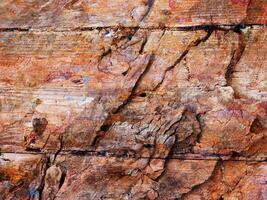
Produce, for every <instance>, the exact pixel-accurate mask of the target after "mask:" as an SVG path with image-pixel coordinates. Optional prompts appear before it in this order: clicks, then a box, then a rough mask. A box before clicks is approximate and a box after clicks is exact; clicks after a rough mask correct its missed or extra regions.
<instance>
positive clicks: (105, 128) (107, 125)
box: [90, 54, 155, 146]
mask: <svg viewBox="0 0 267 200" xmlns="http://www.w3.org/2000/svg"><path fill="white" fill-rule="evenodd" d="M154 60H155V55H154V54H151V55H150V56H149V60H148V62H147V64H146V66H145V69H144V70H143V72H142V73H141V74H140V76H139V77H138V79H137V80H136V82H135V84H134V86H133V87H132V90H131V91H130V94H129V96H128V97H127V98H126V99H125V100H124V101H123V103H122V104H120V105H119V106H118V107H117V108H115V109H113V110H112V111H111V113H109V115H108V116H107V118H106V119H105V121H104V122H103V124H102V125H101V126H100V128H99V130H98V131H97V132H96V133H95V136H94V138H93V139H92V142H91V144H90V146H97V144H98V143H99V140H100V138H101V137H102V135H103V134H102V133H103V132H107V131H108V130H109V129H110V127H111V126H112V124H111V123H110V118H111V115H113V114H117V113H119V112H121V111H122V110H123V109H124V107H125V106H126V105H127V104H129V103H130V102H131V101H132V99H133V97H134V96H135V95H136V90H137V89H138V87H139V84H140V82H141V81H142V80H143V78H144V76H145V75H146V74H147V73H148V71H149V70H150V68H151V66H152V64H153V62H154Z"/></svg>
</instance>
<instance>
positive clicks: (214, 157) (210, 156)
mask: <svg viewBox="0 0 267 200" xmlns="http://www.w3.org/2000/svg"><path fill="white" fill-rule="evenodd" d="M56 153H57V152H49V153H48V152H29V151H25V152H23V151H22V152H8V151H6V152H1V154H2V156H3V155H4V154H16V155H19V154H21V155H25V154H26V155H27V154H28V155H47V154H50V155H53V154H56ZM59 155H70V156H84V157H86V156H88V157H90V156H91V157H107V158H114V157H115V158H136V159H162V160H167V159H169V160H224V161H255V162H267V157H260V158H259V159H255V158H249V157H244V156H239V157H238V156H235V157H232V156H231V155H218V154H207V155H202V154H192V153H185V154H183V153H182V154H175V155H172V156H170V157H167V158H166V157H149V156H138V155H129V154H127V152H126V151H125V152H123V154H121V153H114V152H110V151H106V150H102V151H94V150H61V152H60V153H58V154H57V156H59ZM0 159H1V158H0Z"/></svg>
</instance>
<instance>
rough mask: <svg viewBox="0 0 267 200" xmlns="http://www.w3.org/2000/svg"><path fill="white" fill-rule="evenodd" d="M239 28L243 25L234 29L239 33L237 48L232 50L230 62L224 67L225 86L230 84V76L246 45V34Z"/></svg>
mask: <svg viewBox="0 0 267 200" xmlns="http://www.w3.org/2000/svg"><path fill="white" fill-rule="evenodd" d="M241 28H243V27H238V28H236V30H235V32H236V33H238V34H239V41H238V47H237V49H235V50H234V51H233V54H232V58H231V60H230V63H229V65H228V66H227V68H226V72H225V80H226V86H231V82H232V77H233V74H234V71H235V66H236V65H237V64H238V62H239V61H240V59H241V58H242V55H243V53H244V51H245V48H246V45H247V40H248V38H247V37H248V36H247V35H245V34H244V33H243V32H242V30H241ZM234 95H235V97H236V98H238V94H236V92H235V93H234Z"/></svg>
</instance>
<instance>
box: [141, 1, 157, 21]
mask: <svg viewBox="0 0 267 200" xmlns="http://www.w3.org/2000/svg"><path fill="white" fill-rule="evenodd" d="M154 2H155V0H147V7H148V8H147V11H146V12H145V14H144V15H143V17H142V18H141V20H140V22H142V21H144V19H145V18H146V17H147V16H148V14H149V13H150V11H151V9H152V7H153V5H154Z"/></svg>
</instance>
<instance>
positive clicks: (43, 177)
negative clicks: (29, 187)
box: [36, 157, 51, 200]
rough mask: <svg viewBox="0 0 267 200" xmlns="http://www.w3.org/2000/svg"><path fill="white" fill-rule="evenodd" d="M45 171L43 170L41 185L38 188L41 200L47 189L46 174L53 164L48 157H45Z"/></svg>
mask: <svg viewBox="0 0 267 200" xmlns="http://www.w3.org/2000/svg"><path fill="white" fill-rule="evenodd" d="M44 162H45V163H44V169H43V175H42V178H41V181H40V185H39V186H38V188H37V189H36V190H37V191H38V192H39V200H42V193H43V190H44V187H45V177H46V173H47V170H48V168H49V167H50V166H51V162H50V159H49V158H48V157H45V161H44Z"/></svg>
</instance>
